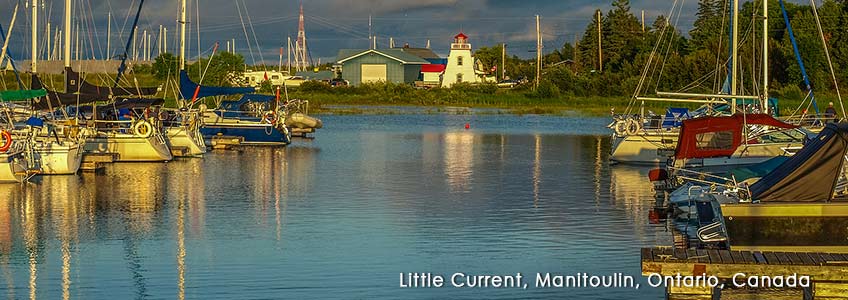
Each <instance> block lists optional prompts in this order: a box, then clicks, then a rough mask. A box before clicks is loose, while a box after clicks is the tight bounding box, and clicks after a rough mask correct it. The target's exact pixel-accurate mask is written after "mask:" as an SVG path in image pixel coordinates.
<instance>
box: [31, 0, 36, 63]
mask: <svg viewBox="0 0 848 300" xmlns="http://www.w3.org/2000/svg"><path fill="white" fill-rule="evenodd" d="M31 27H32V49H31V50H32V62H31V64H32V68H31V69H30V70H31V71H32V73H33V74H35V73H38V0H32V26H31Z"/></svg>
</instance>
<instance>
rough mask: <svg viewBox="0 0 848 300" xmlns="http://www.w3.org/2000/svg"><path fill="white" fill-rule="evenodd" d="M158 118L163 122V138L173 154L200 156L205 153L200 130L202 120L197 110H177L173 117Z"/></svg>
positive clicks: (205, 147)
mask: <svg viewBox="0 0 848 300" xmlns="http://www.w3.org/2000/svg"><path fill="white" fill-rule="evenodd" d="M166 114H170V112H168V113H166ZM160 115H161V113H160ZM160 119H162V120H163V123H164V127H165V138H166V139H167V141H168V144H169V145H170V147H171V150H174V151H173V152H174V153H175V154H174V155H175V156H178V157H180V156H185V157H200V156H203V154H206V151H207V146H206V141H205V140H204V139H203V134H202V133H201V132H200V128H201V127H202V126H203V124H202V122H203V120H202V118H201V117H200V115H199V112H198V111H179V110H178V111H176V115H175V116H174V117H173V118H171V117H164V118H161V117H160Z"/></svg>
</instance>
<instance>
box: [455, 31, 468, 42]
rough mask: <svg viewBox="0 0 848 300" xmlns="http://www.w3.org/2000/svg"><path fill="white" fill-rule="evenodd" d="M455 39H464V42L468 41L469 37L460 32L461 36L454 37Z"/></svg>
mask: <svg viewBox="0 0 848 300" xmlns="http://www.w3.org/2000/svg"><path fill="white" fill-rule="evenodd" d="M453 38H455V39H463V40H467V39H468V36H467V35H465V34H464V33H462V31H460V32H459V34H457V35H456V36H455V37H453Z"/></svg>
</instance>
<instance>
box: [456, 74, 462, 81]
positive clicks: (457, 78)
mask: <svg viewBox="0 0 848 300" xmlns="http://www.w3.org/2000/svg"><path fill="white" fill-rule="evenodd" d="M456 82H462V74H456Z"/></svg>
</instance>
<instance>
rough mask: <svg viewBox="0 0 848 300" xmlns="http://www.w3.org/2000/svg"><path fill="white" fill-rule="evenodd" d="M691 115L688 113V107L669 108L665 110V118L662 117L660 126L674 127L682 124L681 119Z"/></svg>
mask: <svg viewBox="0 0 848 300" xmlns="http://www.w3.org/2000/svg"><path fill="white" fill-rule="evenodd" d="M691 117H692V116H690V115H689V109H688V108H674V107H672V108H669V109H668V110H667V111H666V112H665V119H663V123H662V127H663V128H675V127H680V125H683V120H686V119H689V118H691Z"/></svg>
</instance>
